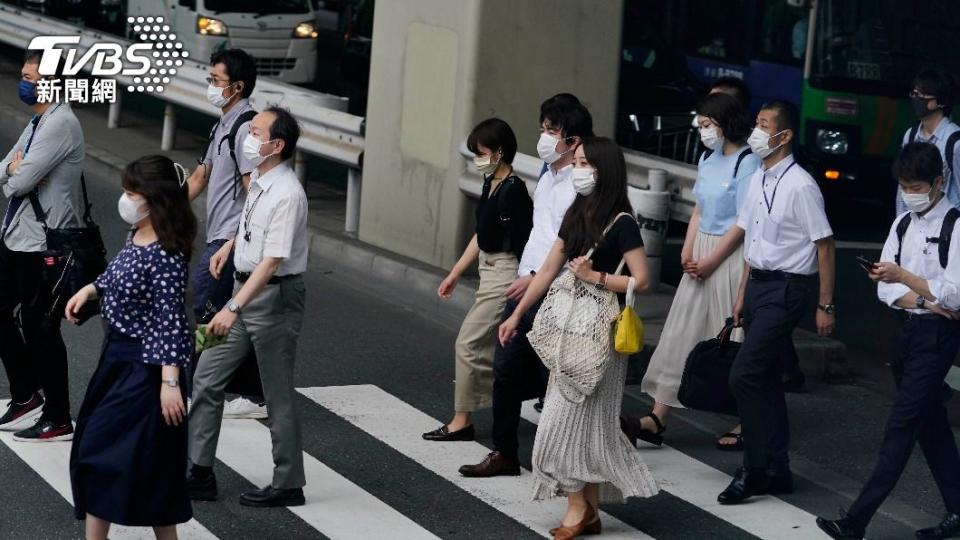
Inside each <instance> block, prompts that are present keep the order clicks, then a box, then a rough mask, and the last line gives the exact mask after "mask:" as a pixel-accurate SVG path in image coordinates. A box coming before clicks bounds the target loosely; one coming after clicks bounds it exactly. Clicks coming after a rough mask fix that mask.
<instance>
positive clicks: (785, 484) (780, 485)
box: [767, 469, 793, 495]
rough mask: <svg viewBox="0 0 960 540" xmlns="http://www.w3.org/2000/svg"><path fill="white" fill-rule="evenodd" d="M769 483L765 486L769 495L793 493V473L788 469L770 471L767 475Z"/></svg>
mask: <svg viewBox="0 0 960 540" xmlns="http://www.w3.org/2000/svg"><path fill="white" fill-rule="evenodd" d="M767 476H768V477H769V479H770V483H769V485H768V486H767V494H769V495H787V494H790V493H793V473H792V472H790V469H785V470H782V471H775V472H774V471H771V472H769V473H768V474H767Z"/></svg>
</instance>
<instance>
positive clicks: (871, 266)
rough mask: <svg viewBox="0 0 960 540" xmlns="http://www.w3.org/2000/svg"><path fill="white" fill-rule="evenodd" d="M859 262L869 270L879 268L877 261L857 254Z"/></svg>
mask: <svg viewBox="0 0 960 540" xmlns="http://www.w3.org/2000/svg"><path fill="white" fill-rule="evenodd" d="M857 263H858V264H860V266H861V267H862V268H863V269H864V270H866V271H867V272H872V271H873V270H875V269H876V268H877V263H875V262H873V261H871V260H870V259H868V258H866V257H864V256H863V255H857Z"/></svg>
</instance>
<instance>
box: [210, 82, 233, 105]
mask: <svg viewBox="0 0 960 540" xmlns="http://www.w3.org/2000/svg"><path fill="white" fill-rule="evenodd" d="M231 86H233V84H230V85H228V86H225V87H223V88H218V87H216V86H214V85H213V84H209V85H207V101H209V102H210V104H211V105H213V106H214V107H216V108H218V109H222V108H224V107H226V106H227V103H230V98H232V97H233V96H230V97H223V91H224V90H226V89H227V88H230V87H231Z"/></svg>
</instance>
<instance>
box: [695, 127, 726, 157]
mask: <svg viewBox="0 0 960 540" xmlns="http://www.w3.org/2000/svg"><path fill="white" fill-rule="evenodd" d="M700 142H702V143H703V145H704V146H706V147H707V148H709V149H710V150H713V151H715V152H716V151H718V150H720V148H721V147H722V146H723V137H721V136H720V135H718V134H717V128H716V127H715V126H710V127H706V128H700Z"/></svg>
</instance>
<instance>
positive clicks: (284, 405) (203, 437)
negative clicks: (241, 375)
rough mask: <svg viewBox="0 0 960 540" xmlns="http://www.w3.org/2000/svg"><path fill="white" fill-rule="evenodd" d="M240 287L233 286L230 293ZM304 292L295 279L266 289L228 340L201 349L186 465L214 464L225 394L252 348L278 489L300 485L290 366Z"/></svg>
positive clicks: (300, 464) (300, 460) (299, 452)
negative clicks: (266, 414)
mask: <svg viewBox="0 0 960 540" xmlns="http://www.w3.org/2000/svg"><path fill="white" fill-rule="evenodd" d="M239 287H240V284H239V283H236V284H234V293H236V291H237V290H239ZM305 296H306V289H305V287H304V284H303V278H301V277H296V278H293V279H289V280H287V281H283V282H281V283H278V284H274V285H267V286H265V287H264V288H263V290H262V291H260V294H259V295H257V297H256V298H254V299H253V301H251V302H250V305H248V306H246V307H244V308H243V311H242V312H241V313H240V317H239V319H238V320H237V323H236V324H234V325H233V328H231V329H230V334H229V336H228V337H227V341H226V342H225V343H223V344H222V345H219V346H217V347H214V348H212V349H207V350H205V351H203V354H202V355H201V357H200V361H199V362H198V364H199V365H198V368H197V372H196V374H195V375H194V381H193V384H194V387H193V405H192V407H191V408H190V421H189V426H190V461H191V462H192V463H193V464H195V465H201V466H205V467H211V466H213V459H214V456H215V455H216V451H217V439H218V438H219V437H220V423H221V421H222V419H223V401H224V390H225V388H226V386H227V383H228V382H229V381H230V379H231V378H232V377H233V374H234V372H236V370H237V368H239V367H240V365H241V364H242V363H243V360H244V358H246V357H247V355H248V353H249V352H250V349H251V347H252V348H253V350H254V352H256V354H257V364H258V365H259V368H260V378H261V380H262V381H263V397H264V399H265V400H266V402H267V411H269V413H270V417H269V419H268V420H267V424H268V425H269V427H270V438H271V440H272V441H273V465H274V468H273V481H272V485H273V487H274V488H277V489H289V488H299V487H303V485H304V484H305V483H306V479H305V477H304V474H303V442H302V441H301V435H300V418H299V416H298V412H297V408H296V390H295V389H294V378H293V366H294V358H295V356H296V352H297V342H298V340H299V338H300V327H301V326H302V324H303V310H304V298H305Z"/></svg>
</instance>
